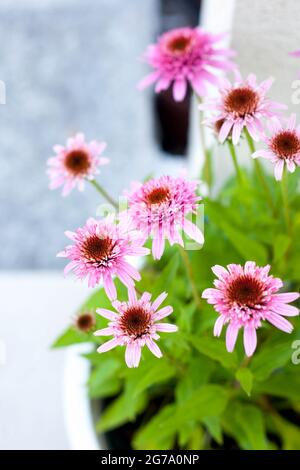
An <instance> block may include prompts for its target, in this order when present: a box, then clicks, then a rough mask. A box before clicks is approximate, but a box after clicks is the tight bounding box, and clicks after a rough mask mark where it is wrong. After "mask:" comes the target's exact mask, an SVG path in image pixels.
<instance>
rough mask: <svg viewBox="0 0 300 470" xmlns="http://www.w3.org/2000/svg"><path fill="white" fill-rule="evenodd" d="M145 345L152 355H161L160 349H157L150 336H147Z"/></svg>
mask: <svg viewBox="0 0 300 470" xmlns="http://www.w3.org/2000/svg"><path fill="white" fill-rule="evenodd" d="M146 345H147V346H148V348H149V350H150V351H151V352H152V354H154V356H156V357H158V358H160V357H162V352H161V350H160V349H159V347H158V346H157V344H156V343H155V342H154V341H153V340H152V339H151V338H147V340H146Z"/></svg>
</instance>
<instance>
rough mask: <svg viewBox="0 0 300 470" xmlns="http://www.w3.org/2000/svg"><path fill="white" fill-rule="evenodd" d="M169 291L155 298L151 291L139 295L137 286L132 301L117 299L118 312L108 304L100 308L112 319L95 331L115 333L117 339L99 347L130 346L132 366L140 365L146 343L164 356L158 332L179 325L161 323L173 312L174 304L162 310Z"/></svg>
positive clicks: (128, 356)
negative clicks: (152, 298)
mask: <svg viewBox="0 0 300 470" xmlns="http://www.w3.org/2000/svg"><path fill="white" fill-rule="evenodd" d="M167 295H168V294H166V293H165V292H163V293H162V294H160V295H159V296H158V297H157V299H156V300H154V302H151V294H149V293H148V292H144V293H143V294H142V296H141V298H140V299H138V298H137V294H136V291H135V289H129V290H128V302H119V301H118V300H116V301H114V302H113V306H114V308H115V309H116V311H117V312H118V313H116V312H112V311H111V310H107V309H105V308H99V309H97V313H99V314H100V315H102V317H104V318H107V319H108V320H110V322H109V324H108V327H107V328H103V329H102V330H98V331H96V332H95V333H94V335H95V336H113V339H111V340H109V341H107V342H106V343H104V344H102V345H101V346H100V347H99V348H98V349H97V351H98V352H99V353H103V352H106V351H109V350H110V349H113V348H115V347H116V346H126V352H125V361H126V364H127V366H128V367H138V365H139V363H140V359H141V350H142V348H143V346H147V347H148V348H149V349H150V351H151V352H152V353H153V354H154V356H156V357H158V358H160V357H162V352H161V350H160V348H159V347H158V346H157V344H156V343H155V341H156V340H158V339H159V338H160V336H159V335H158V332H168V333H172V332H175V331H177V329H178V328H177V326H176V325H173V324H171V323H160V321H161V320H162V319H163V318H165V317H167V316H168V315H170V314H171V313H172V312H173V308H172V307H170V306H167V307H163V308H160V309H159V310H158V308H159V307H160V305H161V304H162V302H163V301H164V300H165V299H166V297H167Z"/></svg>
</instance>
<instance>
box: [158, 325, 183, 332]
mask: <svg viewBox="0 0 300 470" xmlns="http://www.w3.org/2000/svg"><path fill="white" fill-rule="evenodd" d="M155 327H156V331H164V332H165V333H173V332H175V331H178V327H177V326H176V325H173V324H172V323H156V324H155Z"/></svg>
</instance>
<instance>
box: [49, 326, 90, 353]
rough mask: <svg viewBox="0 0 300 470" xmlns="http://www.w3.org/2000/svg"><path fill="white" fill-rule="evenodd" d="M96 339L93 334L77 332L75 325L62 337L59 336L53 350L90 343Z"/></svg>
mask: <svg viewBox="0 0 300 470" xmlns="http://www.w3.org/2000/svg"><path fill="white" fill-rule="evenodd" d="M93 341H94V337H93V335H92V333H83V332H82V331H79V330H77V329H76V328H75V327H74V326H73V325H72V326H70V327H69V328H67V329H66V330H65V331H64V332H63V334H62V335H61V336H59V337H58V338H57V339H56V340H55V341H54V343H53V344H52V346H51V347H52V348H62V347H65V346H71V345H72V344H77V343H89V342H93Z"/></svg>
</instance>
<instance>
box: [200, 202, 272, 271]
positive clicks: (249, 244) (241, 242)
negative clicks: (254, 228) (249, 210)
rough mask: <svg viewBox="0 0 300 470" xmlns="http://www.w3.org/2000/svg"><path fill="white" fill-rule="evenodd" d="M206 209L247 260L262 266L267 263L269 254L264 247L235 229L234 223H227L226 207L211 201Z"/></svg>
mask: <svg viewBox="0 0 300 470" xmlns="http://www.w3.org/2000/svg"><path fill="white" fill-rule="evenodd" d="M205 207H206V213H207V214H208V217H209V218H210V219H211V220H212V221H213V222H214V223H215V224H216V225H218V227H220V228H221V229H222V231H223V232H224V233H225V235H226V236H227V237H228V239H229V240H230V242H231V243H232V245H233V246H234V247H235V248H236V249H237V251H238V252H239V253H240V254H241V255H242V256H243V258H244V259H245V260H253V261H256V262H257V263H258V264H262V265H263V264H266V263H267V260H268V254H267V250H266V248H265V247H264V245H262V244H261V243H259V242H258V241H256V240H253V239H251V238H249V235H248V233H246V234H245V233H243V232H242V231H241V230H239V229H238V228H237V227H234V225H233V224H232V223H230V222H227V217H226V216H224V215H225V214H224V212H226V208H225V207H222V206H221V205H220V204H219V205H218V204H217V203H212V202H211V201H209V203H207V204H206V206H205Z"/></svg>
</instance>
